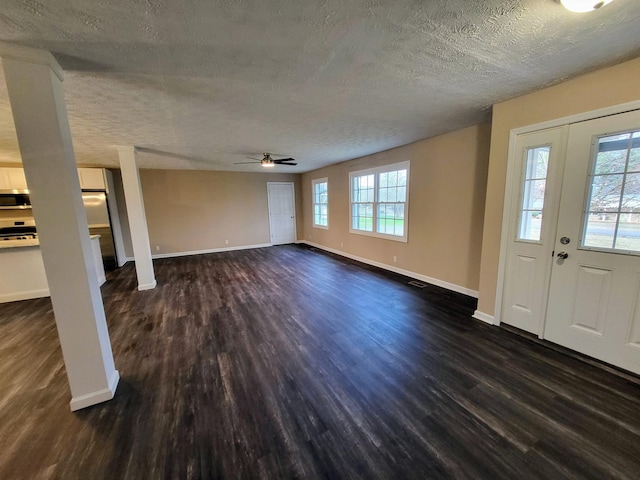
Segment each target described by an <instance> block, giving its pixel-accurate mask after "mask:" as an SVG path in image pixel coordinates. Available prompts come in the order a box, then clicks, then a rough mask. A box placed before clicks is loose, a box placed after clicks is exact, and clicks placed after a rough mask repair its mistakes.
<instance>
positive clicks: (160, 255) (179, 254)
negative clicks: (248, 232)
mask: <svg viewBox="0 0 640 480" xmlns="http://www.w3.org/2000/svg"><path fill="white" fill-rule="evenodd" d="M271 246H272V245H271V244H270V243H259V244H256V245H240V246H238V247H222V248H209V249H207V250H193V251H191V252H172V253H158V254H156V255H151V258H153V259H156V258H173V257H186V256H188V255H202V254H205V253H219V252H232V251H234V250H249V249H251V248H265V247H271ZM131 261H135V259H134V258H131Z"/></svg>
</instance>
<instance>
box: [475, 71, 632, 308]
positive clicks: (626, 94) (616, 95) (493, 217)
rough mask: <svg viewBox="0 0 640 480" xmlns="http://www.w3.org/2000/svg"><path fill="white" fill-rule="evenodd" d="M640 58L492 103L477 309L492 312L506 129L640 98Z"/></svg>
mask: <svg viewBox="0 0 640 480" xmlns="http://www.w3.org/2000/svg"><path fill="white" fill-rule="evenodd" d="M639 79H640V58H639V59H635V60H632V61H630V62H625V63H622V64H620V65H617V66H614V67H610V68H606V69H603V70H599V71H597V72H593V73H590V74H588V75H584V76H581V77H578V78H575V79H573V80H569V81H567V82H564V83H561V84H559V85H555V86H553V87H549V88H546V89H544V90H540V91H538V92H535V93H531V94H529V95H525V96H522V97H518V98H514V99H512V100H509V101H506V102H503V103H499V104H497V105H494V108H493V123H492V128H491V153H490V156H489V177H488V180H487V198H486V209H485V214H484V229H483V241H482V259H481V270H480V297H479V299H478V310H479V311H481V312H484V313H487V314H489V315H493V313H494V306H495V299H496V284H497V277H498V259H499V254H500V235H501V228H502V206H503V202H504V188H505V181H506V180H505V179H506V170H507V151H508V148H509V132H510V131H511V130H512V129H514V128H518V127H523V126H527V125H532V124H536V123H540V122H544V121H548V120H554V119H557V118H561V117H565V116H568V115H574V114H578V113H583V112H588V111H590V110H596V109H599V108H604V107H608V106H612V105H617V104H621V103H626V102H630V101H633V100H638V99H640V83H639Z"/></svg>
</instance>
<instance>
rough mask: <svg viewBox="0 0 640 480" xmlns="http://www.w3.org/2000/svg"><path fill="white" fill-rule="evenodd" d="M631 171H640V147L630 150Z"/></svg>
mask: <svg viewBox="0 0 640 480" xmlns="http://www.w3.org/2000/svg"><path fill="white" fill-rule="evenodd" d="M639 140H640V139H639ZM629 171H630V172H638V171H640V148H632V149H631V151H630V152H629Z"/></svg>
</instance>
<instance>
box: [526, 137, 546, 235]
mask: <svg viewBox="0 0 640 480" xmlns="http://www.w3.org/2000/svg"><path fill="white" fill-rule="evenodd" d="M550 148H551V147H549V146H541V147H534V148H529V149H528V150H527V152H526V158H525V161H526V164H525V172H524V180H523V184H522V205H521V208H520V228H519V231H518V239H519V240H530V241H534V242H538V241H540V238H541V237H540V235H541V230H542V213H543V207H544V191H545V186H546V183H547V170H548V167H549V152H550Z"/></svg>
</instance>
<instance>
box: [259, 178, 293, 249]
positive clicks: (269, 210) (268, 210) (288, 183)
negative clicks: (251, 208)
mask: <svg viewBox="0 0 640 480" xmlns="http://www.w3.org/2000/svg"><path fill="white" fill-rule="evenodd" d="M269 185H291V195H292V199H293V241H294V243H297V242H298V211H297V209H296V184H295V182H267V213H268V215H269V243H271V245H272V246H273V243H272V241H271V238H272V235H271V233H272V232H273V227H272V225H271V205H270V204H269V203H270V200H271V199H270V197H269Z"/></svg>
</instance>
